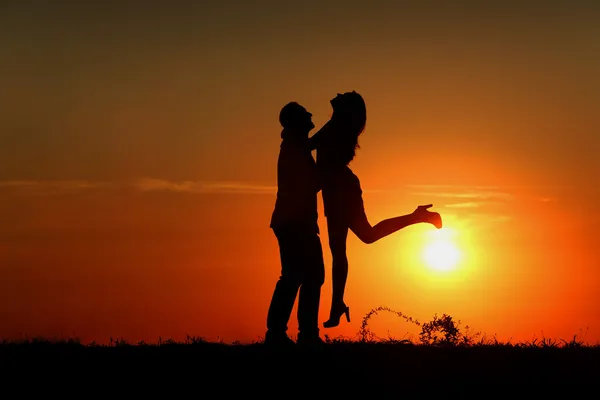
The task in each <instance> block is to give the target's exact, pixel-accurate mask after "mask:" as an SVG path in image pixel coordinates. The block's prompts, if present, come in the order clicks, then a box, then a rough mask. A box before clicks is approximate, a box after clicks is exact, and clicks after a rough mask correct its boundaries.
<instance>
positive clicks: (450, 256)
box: [423, 228, 461, 272]
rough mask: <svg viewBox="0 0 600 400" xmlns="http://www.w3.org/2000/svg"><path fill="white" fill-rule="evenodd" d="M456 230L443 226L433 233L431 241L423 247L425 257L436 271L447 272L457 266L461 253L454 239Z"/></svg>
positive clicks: (426, 261) (429, 265)
mask: <svg viewBox="0 0 600 400" xmlns="http://www.w3.org/2000/svg"><path fill="white" fill-rule="evenodd" d="M453 234H454V232H452V231H450V230H447V229H446V228H442V229H440V230H439V231H435V232H433V234H432V238H431V241H429V242H428V243H427V245H426V246H425V247H424V249H423V259H424V261H425V263H426V264H427V266H428V267H429V268H431V269H432V270H434V271H439V272H445V271H451V270H453V269H454V268H456V265H457V264H458V262H459V261H460V257H461V253H460V250H459V249H458V247H457V246H456V244H455V243H454V240H453V236H454V235H453Z"/></svg>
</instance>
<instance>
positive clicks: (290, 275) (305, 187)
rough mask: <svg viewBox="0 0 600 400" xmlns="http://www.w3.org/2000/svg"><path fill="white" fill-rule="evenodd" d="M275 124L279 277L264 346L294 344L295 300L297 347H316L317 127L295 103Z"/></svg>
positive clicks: (320, 273)
mask: <svg viewBox="0 0 600 400" xmlns="http://www.w3.org/2000/svg"><path fill="white" fill-rule="evenodd" d="M279 122H280V124H281V126H282V127H283V130H282V132H281V138H282V142H281V146H280V151H279V159H278V161H277V200H276V202H275V209H274V211H273V215H272V217H271V225H270V226H271V228H272V229H273V232H274V233H275V236H276V237H277V241H278V244H279V253H280V258H281V276H280V277H279V280H278V281H277V284H276V285H275V290H274V292H273V297H272V299H271V304H270V306H269V311H268V314H267V333H266V336H265V343H267V344H276V345H281V344H283V345H287V344H293V343H294V342H293V341H292V339H290V338H289V336H288V335H287V329H288V326H287V325H288V322H289V319H290V316H291V313H292V308H293V307H294V302H295V301H296V296H298V340H297V343H298V344H320V343H323V341H322V340H321V338H320V337H319V324H318V314H319V302H320V298H321V286H322V285H323V282H324V280H325V264H324V261H323V249H322V246H321V239H320V237H319V226H318V223H317V218H318V215H317V193H318V192H319V190H320V187H319V182H318V178H317V170H316V165H315V161H314V159H313V157H312V154H311V150H310V147H309V142H308V134H309V132H310V131H311V130H312V129H313V128H314V127H315V125H314V124H313V122H312V114H311V113H309V112H308V111H306V109H305V108H304V107H302V106H301V105H300V104H298V103H296V102H291V103H288V104H287V105H285V106H284V107H283V108H282V109H281V112H280V114H279ZM298 291H299V292H300V294H299V295H298Z"/></svg>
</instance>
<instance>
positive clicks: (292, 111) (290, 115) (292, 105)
mask: <svg viewBox="0 0 600 400" xmlns="http://www.w3.org/2000/svg"><path fill="white" fill-rule="evenodd" d="M305 111H306V110H305V109H304V107H302V106H301V105H300V104H298V103H297V102H295V101H292V102H289V103H287V104H286V105H285V106H283V108H282V109H281V111H280V112H279V123H280V124H281V126H282V127H284V128H292V127H293V126H294V125H295V124H296V123H297V122H298V120H299V118H298V117H299V116H300V115H301V114H302V113H304V112H305Z"/></svg>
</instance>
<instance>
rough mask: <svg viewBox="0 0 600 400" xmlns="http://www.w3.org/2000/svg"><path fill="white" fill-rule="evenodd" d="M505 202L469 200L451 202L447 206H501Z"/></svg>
mask: <svg viewBox="0 0 600 400" xmlns="http://www.w3.org/2000/svg"><path fill="white" fill-rule="evenodd" d="M503 204H504V203H500V202H495V201H467V202H462V203H450V204H446V205H445V207H447V208H480V207H485V206H501V205H503Z"/></svg>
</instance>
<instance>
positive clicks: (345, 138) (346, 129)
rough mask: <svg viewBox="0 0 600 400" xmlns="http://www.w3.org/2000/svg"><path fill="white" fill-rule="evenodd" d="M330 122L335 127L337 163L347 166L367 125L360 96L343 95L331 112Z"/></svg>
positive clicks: (352, 94)
mask: <svg viewBox="0 0 600 400" xmlns="http://www.w3.org/2000/svg"><path fill="white" fill-rule="evenodd" d="M332 122H335V126H336V131H337V135H336V141H337V143H336V153H337V154H338V155H339V157H340V158H339V161H340V162H342V163H344V165H348V164H349V163H350V162H351V161H352V160H353V159H354V157H355V156H356V150H357V149H358V148H359V147H360V146H359V144H358V137H359V136H360V135H361V133H363V131H364V130H365V126H366V124H367V107H366V104H365V101H364V99H363V98H362V96H361V95H360V94H358V93H356V92H354V91H352V92H348V93H344V95H343V97H342V99H340V101H339V103H338V104H336V107H335V108H334V110H333V115H332Z"/></svg>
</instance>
